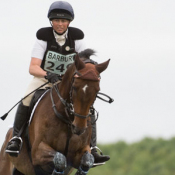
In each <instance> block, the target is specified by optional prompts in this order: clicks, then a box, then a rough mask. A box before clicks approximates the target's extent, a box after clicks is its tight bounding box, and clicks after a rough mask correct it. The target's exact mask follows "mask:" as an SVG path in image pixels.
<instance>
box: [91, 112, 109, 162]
mask: <svg viewBox="0 0 175 175" xmlns="http://www.w3.org/2000/svg"><path fill="white" fill-rule="evenodd" d="M91 122H92V123H93V125H92V136H91V143H90V144H91V154H92V155H93V156H94V159H95V161H94V163H95V164H97V165H100V164H104V162H106V161H108V160H109V159H110V157H109V156H107V155H103V153H102V151H101V150H100V149H99V148H98V147H97V146H96V144H97V132H96V122H95V115H94V116H93V117H92V118H91ZM97 149H98V150H99V151H100V154H98V152H97Z"/></svg>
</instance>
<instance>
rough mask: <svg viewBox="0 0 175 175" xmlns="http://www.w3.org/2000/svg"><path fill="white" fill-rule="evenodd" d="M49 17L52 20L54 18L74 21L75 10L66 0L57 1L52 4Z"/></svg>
mask: <svg viewBox="0 0 175 175" xmlns="http://www.w3.org/2000/svg"><path fill="white" fill-rule="evenodd" d="M47 17H48V18H49V20H50V21H51V20H52V19H60V18H61V19H68V20H69V21H72V20H73V19H74V10H73V8H72V6H71V5H70V4H69V3H68V2H66V1H55V2H54V3H52V4H51V6H50V8H49V11H48V15H47Z"/></svg>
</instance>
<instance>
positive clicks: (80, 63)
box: [75, 54, 85, 70]
mask: <svg viewBox="0 0 175 175" xmlns="http://www.w3.org/2000/svg"><path fill="white" fill-rule="evenodd" d="M75 67H76V68H77V70H81V69H83V68H85V64H84V62H83V61H81V60H80V58H79V56H78V54H76V55H75Z"/></svg>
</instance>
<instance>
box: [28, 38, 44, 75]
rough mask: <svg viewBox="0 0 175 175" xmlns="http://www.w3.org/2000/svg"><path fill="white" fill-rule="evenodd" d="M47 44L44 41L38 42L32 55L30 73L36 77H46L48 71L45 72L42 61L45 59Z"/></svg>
mask: <svg viewBox="0 0 175 175" xmlns="http://www.w3.org/2000/svg"><path fill="white" fill-rule="evenodd" d="M46 47H47V42H45V41H42V40H38V39H37V40H36V42H35V44H34V47H33V50H32V54H31V57H32V58H31V62H30V66H29V73H30V74H31V75H33V76H36V77H45V76H46V71H44V70H43V69H42V68H41V67H40V66H41V63H42V59H43V57H44V53H45V51H46Z"/></svg>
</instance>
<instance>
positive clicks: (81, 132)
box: [72, 125, 86, 135]
mask: <svg viewBox="0 0 175 175" xmlns="http://www.w3.org/2000/svg"><path fill="white" fill-rule="evenodd" d="M85 130H86V128H82V129H80V128H78V127H76V126H74V125H72V131H73V133H74V134H76V135H81V134H83V133H84V132H85Z"/></svg>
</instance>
